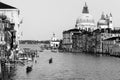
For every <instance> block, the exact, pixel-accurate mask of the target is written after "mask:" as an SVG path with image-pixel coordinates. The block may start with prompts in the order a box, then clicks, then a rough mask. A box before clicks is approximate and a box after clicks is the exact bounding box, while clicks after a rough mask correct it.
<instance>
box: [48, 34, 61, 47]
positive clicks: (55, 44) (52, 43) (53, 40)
mask: <svg viewBox="0 0 120 80" xmlns="http://www.w3.org/2000/svg"><path fill="white" fill-rule="evenodd" d="M59 43H60V41H59V40H58V39H57V38H56V36H55V34H54V33H53V37H52V38H51V40H50V47H51V48H52V49H58V47H59Z"/></svg>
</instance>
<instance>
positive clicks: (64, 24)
mask: <svg viewBox="0 0 120 80" xmlns="http://www.w3.org/2000/svg"><path fill="white" fill-rule="evenodd" d="M1 1H2V2H4V3H6V4H9V5H11V6H14V7H16V8H18V9H20V10H21V14H22V17H23V24H22V25H21V30H22V31H23V37H22V39H24V40H26V39H27V40H29V39H30V40H48V39H51V37H52V34H53V33H55V34H56V37H57V38H58V39H61V38H62V32H63V30H67V29H70V28H74V27H75V22H76V19H77V18H78V17H79V16H80V14H81V12H82V8H83V6H84V4H85V2H86V3H87V5H88V8H89V12H90V14H91V15H93V17H94V19H95V22H97V21H98V20H99V18H100V16H101V13H102V12H104V13H106V14H109V13H112V15H113V23H114V26H115V27H120V0H1Z"/></svg>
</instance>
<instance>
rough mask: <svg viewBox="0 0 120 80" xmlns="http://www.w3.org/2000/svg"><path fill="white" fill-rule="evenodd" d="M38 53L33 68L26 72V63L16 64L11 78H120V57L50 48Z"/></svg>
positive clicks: (108, 79)
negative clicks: (55, 51)
mask: <svg viewBox="0 0 120 80" xmlns="http://www.w3.org/2000/svg"><path fill="white" fill-rule="evenodd" d="M38 54H39V57H38V58H37V63H33V70H32V71H31V72H30V73H28V74H27V73H26V65H25V66H22V65H17V66H16V71H15V75H14V76H13V77H12V80H120V58H115V57H107V56H95V55H88V54H81V53H79V54H78V53H77V54H74V53H60V52H57V53H54V52H51V51H50V50H45V51H43V52H39V53H38ZM51 57H52V58H53V63H52V64H49V62H48V61H49V59H50V58H51Z"/></svg>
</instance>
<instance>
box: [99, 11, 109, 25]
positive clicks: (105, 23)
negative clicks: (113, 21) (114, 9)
mask: <svg viewBox="0 0 120 80" xmlns="http://www.w3.org/2000/svg"><path fill="white" fill-rule="evenodd" d="M107 19H108V15H106V16H105V15H104V13H102V15H101V18H100V20H99V21H98V25H108V22H107Z"/></svg>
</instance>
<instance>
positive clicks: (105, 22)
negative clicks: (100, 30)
mask: <svg viewBox="0 0 120 80" xmlns="http://www.w3.org/2000/svg"><path fill="white" fill-rule="evenodd" d="M98 24H99V25H107V24H108V23H107V21H106V20H99V21H98Z"/></svg>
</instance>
